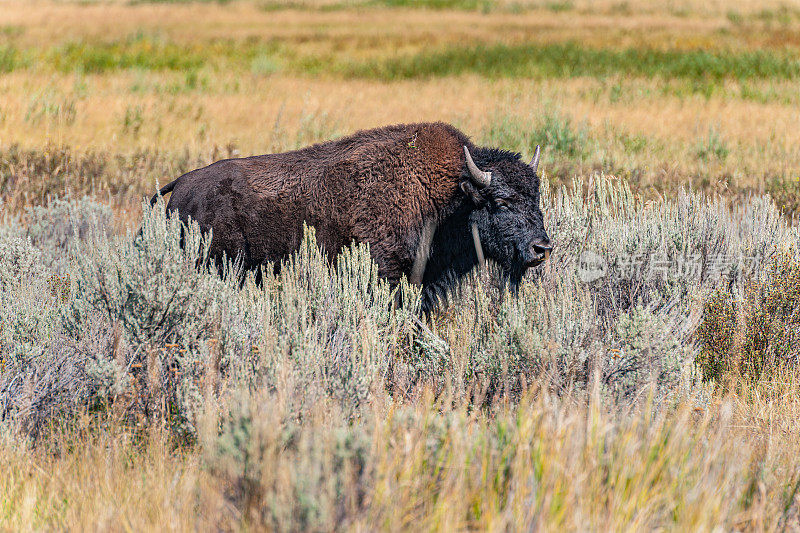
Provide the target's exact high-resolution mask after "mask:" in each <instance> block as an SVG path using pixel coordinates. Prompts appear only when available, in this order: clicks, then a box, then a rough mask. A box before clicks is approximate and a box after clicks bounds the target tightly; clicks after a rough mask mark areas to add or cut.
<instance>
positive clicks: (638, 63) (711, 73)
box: [339, 43, 800, 81]
mask: <svg viewBox="0 0 800 533" xmlns="http://www.w3.org/2000/svg"><path fill="white" fill-rule="evenodd" d="M339 69H340V70H341V71H342V72H343V73H344V74H345V75H347V76H351V77H361V78H377V79H381V80H387V81H390V80H396V79H410V78H425V77H442V76H456V75H460V74H468V73H472V74H479V75H482V76H486V77H489V78H501V77H509V78H521V77H532V78H544V77H548V78H552V77H557V78H568V77H578V76H591V77H604V76H612V75H627V76H640V77H656V76H662V77H665V78H686V79H692V80H723V79H728V78H733V79H739V80H746V79H764V78H778V79H794V78H797V77H798V76H800V60H798V59H797V57H796V56H792V55H790V54H788V53H780V52H772V51H767V50H757V51H748V52H726V51H718V52H711V51H707V50H690V51H683V50H667V51H663V50H646V49H633V48H629V49H623V50H617V49H609V48H588V47H584V46H581V45H579V44H576V43H564V44H544V45H537V44H530V43H528V44H521V45H505V44H497V45H491V46H486V45H478V46H473V47H453V46H450V47H447V48H442V49H439V50H425V51H422V52H419V53H417V54H413V55H406V56H399V57H394V58H390V59H386V60H379V61H368V62H365V63H360V64H359V63H357V64H345V65H340V66H339Z"/></svg>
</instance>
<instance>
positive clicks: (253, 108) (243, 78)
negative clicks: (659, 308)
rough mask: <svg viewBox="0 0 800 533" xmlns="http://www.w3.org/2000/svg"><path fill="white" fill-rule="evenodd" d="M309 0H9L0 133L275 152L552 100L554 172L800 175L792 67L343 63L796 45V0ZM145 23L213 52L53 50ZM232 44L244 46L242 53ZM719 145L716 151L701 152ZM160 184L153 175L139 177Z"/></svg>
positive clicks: (488, 119) (0, 38)
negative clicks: (500, 72)
mask: <svg viewBox="0 0 800 533" xmlns="http://www.w3.org/2000/svg"><path fill="white" fill-rule="evenodd" d="M315 6H316V7H319V6H318V4H316V3H313V5H311V6H310V7H313V9H288V10H286V9H276V7H277V4H276V5H271V4H270V6H269V9H265V8H264V4H263V3H258V2H233V3H230V4H222V5H221V4H217V3H213V2H212V3H188V4H171V3H144V4H136V5H128V4H126V3H114V2H112V3H97V4H89V5H82V4H80V5H79V4H74V3H49V2H37V3H36V4H33V7H31V5H30V4H29V3H20V2H7V3H4V5H3V15H2V20H0V27H2V28H9V30H8V31H6V32H4V33H1V34H0V47H2V46H3V43H4V42H5V43H7V45H8V46H11V47H13V48H14V49H15V50H17V51H18V52H17V53H19V54H22V55H21V56H20V57H27V59H25V61H27V62H28V63H26V64H27V67H25V68H22V69H16V70H14V71H13V72H10V73H7V74H3V75H2V77H0V91H1V92H2V94H3V95H4V98H3V101H2V102H0V146H8V145H10V144H16V143H19V144H21V145H22V146H24V147H29V148H39V147H42V146H45V145H48V144H54V145H55V146H67V147H70V148H71V149H72V150H74V151H76V152H78V153H81V152H84V151H86V150H89V149H92V150H97V151H107V152H109V153H112V154H127V153H130V152H131V151H133V150H135V149H158V150H159V151H162V152H176V151H182V150H186V149H188V150H189V152H190V153H192V154H193V156H194V157H195V158H200V159H202V158H204V154H209V153H211V152H212V151H213V149H214V146H217V147H225V146H228V145H232V146H234V147H236V148H237V149H238V150H239V153H241V154H252V153H263V152H267V151H272V150H280V149H286V148H290V147H294V146H296V145H298V144H299V141H309V142H310V141H314V140H318V139H321V138H328V137H331V136H335V135H342V134H346V133H349V132H352V131H355V130H357V129H361V128H368V127H374V126H376V125H383V124H389V123H397V122H411V121H420V120H445V121H450V122H453V123H455V124H456V125H458V126H460V127H462V128H463V129H464V130H465V131H466V132H467V133H468V134H470V135H472V136H473V137H475V138H477V139H478V140H482V139H484V138H485V137H486V136H487V131H488V130H490V129H491V128H492V127H493V126H495V125H496V124H497V123H498V122H501V121H502V120H503V119H504V117H511V118H515V119H517V120H518V121H519V122H520V123H522V124H524V123H525V121H528V122H529V123H530V124H531V129H532V130H533V129H534V128H535V126H536V123H537V121H538V120H541V117H542V116H543V114H544V111H545V110H555V112H557V113H558V114H559V115H560V116H563V117H565V118H569V119H571V120H572V124H573V125H574V126H575V127H577V128H580V129H582V130H583V132H584V133H585V139H586V141H587V143H586V144H587V147H586V149H585V150H582V152H583V154H584V157H582V158H580V159H577V160H576V158H572V159H571V160H570V161H568V162H567V161H564V160H563V158H559V156H558V154H552V153H545V159H544V162H543V164H544V169H545V171H546V172H547V173H549V174H551V175H555V176H556V177H559V178H564V179H567V180H569V179H570V178H571V177H572V176H573V175H575V174H582V173H585V172H587V171H592V170H596V169H603V170H605V171H607V172H611V173H615V174H620V175H623V176H628V177H630V178H631V180H632V183H633V184H634V185H635V186H637V187H639V188H641V189H645V190H646V189H648V188H656V189H658V190H660V191H664V190H670V189H671V190H674V189H675V188H677V187H678V186H681V185H684V184H687V183H690V184H693V185H694V186H697V187H703V188H706V189H708V190H713V191H717V192H725V191H726V190H728V189H730V190H731V192H732V193H733V194H739V193H741V192H742V191H756V192H763V191H765V190H771V188H774V185H775V183H780V182H787V181H788V182H791V181H792V180H794V179H796V178H797V177H798V175H800V169H798V165H797V161H798V158H799V155H800V154H798V148H797V147H798V146H800V137H799V136H798V135H799V134H798V129H797V128H795V127H793V125H794V124H795V123H797V122H798V120H800V115H798V111H797V109H798V107H797V106H798V103H799V102H800V100H799V99H798V96H797V91H796V87H797V81H796V80H795V79H788V80H781V79H761V80H759V79H749V80H747V81H741V82H740V81H736V80H733V79H729V80H721V81H720V80H717V81H704V80H702V79H694V80H686V79H685V80H680V79H666V80H665V79H660V78H635V77H633V78H632V77H626V76H624V75H618V76H614V75H611V76H601V77H578V78H570V77H567V78H562V79H547V78H544V79H540V78H536V79H527V78H516V77H513V76H512V77H511V78H500V79H486V78H485V77H480V76H478V75H474V74H470V73H469V70H467V72H466V73H465V74H462V75H459V76H455V77H453V76H447V77H444V78H434V79H426V78H422V79H410V80H405V81H394V82H391V83H387V82H383V81H372V80H368V79H349V78H348V77H346V76H345V77H343V76H342V75H341V73H337V71H336V69H335V68H334V67H332V66H331V65H332V64H333V62H335V61H338V62H342V61H345V62H348V61H351V62H352V61H356V62H359V61H367V60H378V59H380V58H393V57H398V56H408V55H409V54H411V55H412V56H413V54H419V53H427V51H429V50H439V49H446V47H448V46H465V43H466V45H469V46H472V45H474V44H482V45H492V44H493V43H503V44H507V45H516V44H524V43H540V44H547V43H578V44H579V45H580V46H583V47H588V49H594V48H598V49H604V50H606V49H607V50H617V49H639V48H642V47H644V48H655V49H664V50H673V51H681V50H687V51H691V50H697V49H704V50H718V51H719V53H720V54H727V53H734V54H735V53H739V52H737V51H748V50H750V51H767V52H770V51H774V52H775V53H784V51H785V50H786V49H787V48H786V47H788V49H789V50H796V49H797V47H798V40H797V35H798V28H800V17H798V16H797V12H796V11H795V10H794V7H793V6H791V5H786V6H785V9H784V10H783V11H781V10H780V9H779V6H777V4H775V5H773V3H772V2H768V1H763V2H757V3H741V5H738V4H737V5H735V6H733V5H730V4H726V5H725V6H724V7H723V5H722V4H721V3H720V4H706V3H701V2H672V3H668V4H666V5H663V4H662V3H656V2H652V3H650V2H637V3H625V5H624V6H622V7H620V6H621V4H620V5H618V4H615V3H613V2H611V3H594V2H593V3H591V4H586V5H584V4H582V3H581V2H574V3H570V4H569V5H568V6H567V7H568V9H567V8H565V9H555V8H552V6H550V5H549V4H541V3H530V4H522V6H521V9H522V11H521V12H513V13H512V12H509V11H508V10H507V9H499V8H498V9H491V10H490V11H489V12H488V13H481V12H476V11H469V10H467V11H463V10H450V11H447V10H445V11H438V10H437V11H433V12H432V11H427V10H415V9H393V10H387V9H381V8H378V7H375V6H373V7H359V8H346V7H342V6H339V7H338V8H337V9H334V10H331V9H317V8H316V7H315ZM548 6H550V7H548ZM500 7H502V6H500ZM773 11H774V13H777V14H776V15H774V16H772V15H768V14H769V13H773ZM765 13H767V14H765ZM781 13H783V15H781V17H779V16H778V15H780V14H781ZM187 20H190V21H191V23H189V24H187V23H186V21H187ZM136 35H140V36H141V35H144V36H145V37H146V38H150V37H148V36H151V37H152V38H153V39H155V41H154V43H156V44H155V45H154V46H159V45H158V44H157V43H159V42H162V41H163V42H166V43H167V45H169V46H171V44H169V43H173V44H174V45H175V46H178V47H179V48H176V53H178V54H180V53H182V52H181V50H185V51H186V52H187V53H189V52H190V53H191V54H195V56H196V57H197V58H198V60H201V61H204V62H205V66H201V67H200V68H199V69H192V70H191V71H190V72H182V71H174V70H166V71H164V70H147V69H144V70H143V69H135V68H134V69H129V70H125V69H122V70H120V69H118V68H113V69H112V70H109V71H106V72H103V73H100V74H81V73H80V72H70V71H67V72H63V71H61V70H59V69H55V70H54V69H53V68H52V66H51V62H52V61H53V59H52V58H54V57H61V56H63V51H62V52H53V53H50V52H47V50H50V49H51V48H52V47H59V46H64V45H65V43H89V44H90V45H92V46H94V45H93V44H92V43H95V44H97V43H119V42H125V40H126V39H129V38H131V36H136ZM215 43H216V44H215ZM226 43H227V44H226ZM142 46H150V45H148V44H147V41H146V42H145V44H144V45H142ZM180 47H184V48H180ZM198 47H199V48H198ZM442 47H445V48H442ZM237 49H241V50H240V53H241V57H239V56H236V57H234V56H231V54H235V53H239V52H235V51H236V50H237ZM144 50H147V49H146V48H145V49H144ZM156 52H157V50H155V51H154V52H153V53H156ZM86 53H89V52H86ZM145 53H147V52H145ZM770 53H772V52H770ZM25 54H28V55H25ZM48 54H49V55H48ZM315 58H316V59H315ZM320 58H321V59H320ZM78 60H80V55H79V56H78ZM380 60H382V59H380ZM49 65H50V66H49ZM326 65H327V66H326ZM69 68H72V67H69ZM336 68H338V67H336ZM308 69H311V70H308ZM330 69H334V70H330ZM306 70H308V71H307V72H306ZM360 72H362V73H363V72H365V71H364V70H363V68H361V71H360ZM367 72H368V71H367ZM301 130H302V131H301ZM310 130H316V131H310ZM710 132H711V135H712V136H715V137H714V138H715V139H716V140H718V141H719V142H720V143H721V146H720V147H719V148H720V149H721V150H720V151H718V152H714V151H713V150H712V152H709V151H708V150H707V149H706V147H704V143H705V142H707V140H708V138H709V134H710ZM511 148H516V147H513V146H512V147H511ZM709 153H712V154H713V153H719V154H722V156H721V157H716V156H715V157H708V156H707V155H703V154H709ZM526 155H529V154H526ZM172 177H173V176H164V177H163V181H168V180H169V179H171V178H172ZM154 186H155V183H153V182H152V181H151V182H148V183H141V184H139V189H140V190H142V189H143V190H146V191H149V190H153V188H154ZM789 203H791V200H789ZM135 204H136V202H133V203H132V205H135Z"/></svg>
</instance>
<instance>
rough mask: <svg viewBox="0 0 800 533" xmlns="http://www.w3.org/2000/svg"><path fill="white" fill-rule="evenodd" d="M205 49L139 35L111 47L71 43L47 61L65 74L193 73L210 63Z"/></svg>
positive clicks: (59, 48) (87, 43)
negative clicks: (120, 71)
mask: <svg viewBox="0 0 800 533" xmlns="http://www.w3.org/2000/svg"><path fill="white" fill-rule="evenodd" d="M202 48H203V47H200V46H194V47H193V46H183V45H179V44H176V43H173V42H169V41H165V40H163V39H160V38H158V37H154V36H148V35H143V34H137V35H135V36H133V37H130V38H128V39H124V40H121V41H115V42H111V43H89V42H85V41H78V42H69V43H66V44H63V45H61V46H57V47H55V48H53V49H51V50H50V51H49V53H47V60H48V62H49V63H51V64H52V65H53V67H55V68H56V69H57V70H60V71H62V72H72V71H80V72H91V73H103V72H107V71H112V70H120V69H132V68H138V69H142V70H191V69H196V68H200V67H202V66H203V65H204V64H205V63H206V59H207V55H206V54H204V53H203V50H202Z"/></svg>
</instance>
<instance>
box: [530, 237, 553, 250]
mask: <svg viewBox="0 0 800 533" xmlns="http://www.w3.org/2000/svg"><path fill="white" fill-rule="evenodd" d="M552 249H553V244H552V243H551V242H550V239H548V238H547V237H545V238H544V239H539V240H538V241H536V242H534V243H533V251H534V252H536V253H537V254H545V253H549V252H550V250H552Z"/></svg>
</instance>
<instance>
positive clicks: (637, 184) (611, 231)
mask: <svg viewBox="0 0 800 533" xmlns="http://www.w3.org/2000/svg"><path fill="white" fill-rule="evenodd" d="M0 95H2V96H0V200H2V207H0V209H2V211H1V212H0V214H1V215H2V217H0V218H2V220H1V221H0V420H1V422H0V479H2V481H0V502H1V503H0V529H13V530H19V529H22V530H25V529H30V530H40V529H72V530H77V529H81V530H84V529H90V530H91V529H95V530H123V529H125V530H127V529H133V530H150V529H152V530H163V529H172V530H198V529H199V530H220V529H221V530H239V529H251V530H320V531H321V530H326V531H328V530H333V529H340V530H356V531H365V530H369V531H371V530H445V531H451V530H476V529H478V530H492V531H501V530H509V529H521V528H537V529H544V530H563V529H567V530H587V529H588V530H620V529H623V530H653V529H667V530H679V531H684V530H715V529H722V530H753V531H779V530H780V531H785V530H797V529H798V528H800V521H799V520H800V470H798V466H797V459H796V458H797V457H798V452H800V450H798V443H797V439H796V435H797V433H798V430H799V429H800V428H798V423H797V416H796V411H797V408H798V401H800V390H798V383H800V381H799V380H798V377H799V376H798V369H797V363H798V357H800V353H799V352H798V349H797V346H798V345H800V344H799V343H800V334H799V333H798V332H799V331H800V313H799V312H797V311H796V310H797V309H798V308H800V306H798V303H799V299H800V259H798V257H800V255H799V254H800V252H798V250H799V249H800V236H799V235H800V233H798V229H797V227H796V226H795V225H794V224H793V222H792V220H793V218H792V216H793V215H794V214H795V212H796V210H797V209H798V208H800V128H798V127H797V124H798V123H800V4H797V3H796V2H788V1H772V0H755V1H744V0H736V1H727V2H723V1H716V2H699V1H697V0H674V1H669V2H664V1H659V2H656V1H651V0H637V1H628V2H617V1H613V0H600V1H589V0H567V1H563V2H562V1H529V0H517V1H512V0H499V1H488V0H363V1H362V0H350V1H339V0H296V1H292V2H280V1H277V2H276V1H269V0H253V1H245V0H241V1H236V0H232V1H220V2H216V1H214V2H201V1H194V2H193V1H165V2H145V1H138V0H137V1H108V2H106V1H98V2H94V1H82V2H56V1H49V0H36V1H34V2H21V1H15V0H11V1H6V2H2V3H0ZM421 120H444V121H448V122H451V123H453V124H455V125H457V126H458V127H459V128H461V129H462V130H463V131H464V132H466V133H467V134H469V135H470V136H472V137H473V138H474V139H475V140H476V141H478V142H480V143H485V144H489V145H494V146H500V147H503V148H507V149H513V150H517V151H520V152H521V153H523V155H525V156H527V157H529V156H530V155H532V153H533V148H534V147H535V146H536V145H537V144H541V145H543V147H544V153H543V160H542V165H541V168H542V169H543V171H544V175H545V178H546V179H545V182H546V183H545V185H544V186H543V187H544V188H543V194H544V197H543V202H544V204H543V211H544V213H545V217H546V224H547V227H548V231H549V232H550V233H551V235H552V237H553V239H554V241H555V244H556V248H555V250H554V252H553V255H552V257H551V260H550V262H549V263H548V264H547V265H546V266H545V267H544V268H542V269H541V270H540V271H537V272H535V273H534V274H532V275H531V276H530V278H529V279H527V280H526V281H525V283H524V284H523V287H522V289H521V293H520V295H518V296H517V297H512V296H511V295H507V294H506V295H504V294H501V293H500V292H499V289H498V287H496V285H495V284H494V283H493V281H492V276H491V273H490V272H481V273H478V274H476V275H475V276H473V277H471V278H470V279H468V280H466V281H465V284H464V286H463V287H462V288H461V289H460V290H459V291H456V293H454V294H453V295H452V298H451V301H450V303H449V304H448V305H446V306H444V307H443V309H441V310H440V311H439V312H437V313H435V314H434V315H433V316H431V317H430V318H429V319H427V323H426V328H424V329H419V328H416V327H414V326H412V325H411V317H412V316H414V315H415V313H416V310H415V307H414V306H415V305H416V304H415V302H416V300H415V298H416V293H415V292H414V289H413V288H411V287H404V288H403V289H402V290H404V291H407V292H406V298H404V299H403V301H404V302H405V303H404V305H403V306H400V308H395V309H393V310H392V312H391V313H387V312H386V309H387V308H389V304H390V303H391V302H392V301H394V297H393V295H392V294H391V292H390V290H389V288H388V287H386V286H385V285H383V284H382V283H380V282H379V281H378V280H377V279H376V277H375V271H374V268H375V267H374V265H373V264H372V263H371V262H370V260H369V257H368V254H367V252H366V250H364V249H354V250H351V251H349V252H348V254H349V255H346V257H345V259H343V260H341V261H340V263H339V266H338V267H336V268H331V267H329V266H328V265H326V264H325V263H324V261H323V260H322V259H321V257H320V256H319V254H318V252H317V251H316V250H315V248H314V246H313V240H310V239H309V240H308V241H307V242H306V245H305V246H304V248H303V250H302V251H301V253H300V255H299V256H298V260H297V261H296V262H295V263H293V266H292V267H291V268H287V269H285V270H284V272H283V273H282V274H281V275H280V276H278V277H276V278H269V279H268V280H267V282H265V286H264V287H263V288H258V287H256V286H254V285H253V284H252V283H250V282H247V283H245V284H244V286H243V287H241V288H240V287H239V286H238V285H237V284H236V283H232V282H231V281H230V280H220V279H219V278H218V277H217V276H215V275H211V274H209V273H207V272H202V271H200V272H198V271H196V270H195V269H194V265H195V264H196V260H197V257H196V256H195V255H192V254H195V253H198V252H196V251H194V248H193V250H191V251H186V250H182V249H181V248H180V247H179V246H178V242H179V237H178V235H179V229H178V228H177V227H176V226H174V225H170V223H169V222H168V221H166V220H165V219H164V217H163V214H162V212H163V206H158V208H157V209H156V210H155V211H149V210H147V209H144V208H143V207H142V204H141V198H142V197H143V196H149V195H151V194H152V193H153V191H154V190H155V189H156V187H157V185H158V184H161V185H163V184H165V183H166V182H168V181H171V180H172V179H173V178H174V177H176V176H177V175H179V174H181V173H182V172H185V171H186V170H189V169H192V168H196V167H198V166H201V165H204V164H207V163H210V162H211V161H214V160H217V159H220V158H223V157H230V156H237V155H249V154H254V153H267V152H273V151H280V150H288V149H293V148H296V147H299V146H304V145H307V144H309V143H312V142H316V141H319V140H323V139H329V138H333V137H337V136H341V135H345V134H347V133H350V132H353V131H355V130H357V129H361V128H368V127H374V126H378V125H385V124H390V123H397V122H411V121H421ZM573 182H574V183H573ZM562 186H565V188H561V187H562ZM687 189H691V191H693V192H690V193H686V192H684V191H685V190H687ZM767 194H768V195H770V196H769V197H767V196H766V195H767ZM84 195H88V196H86V197H84ZM63 197H66V199H65V200H56V198H63ZM158 209H161V210H162V211H159V210H158ZM54 221H57V222H58V223H54ZM140 225H141V226H142V227H143V238H142V240H141V241H136V240H135V239H134V235H133V234H130V233H128V232H130V231H133V230H134V229H138V228H139V227H140ZM193 238H196V239H198V241H197V242H198V243H199V236H197V235H195V236H194V237H193ZM190 248H192V247H190ZM197 248H199V246H198V247H197ZM585 252H591V253H593V254H599V256H600V257H603V258H605V261H606V268H607V271H606V275H605V276H604V277H602V278H600V279H599V280H594V281H589V282H587V281H586V279H584V278H582V277H581V270H580V269H581V263H580V261H581V260H582V258H583V257H584V256H583V254H584V253H585ZM626 258H628V259H630V258H637V260H638V261H640V262H642V263H641V264H640V265H639V266H640V267H641V268H639V269H633V270H631V268H630V265H629V264H628V265H627V266H626ZM687 260H691V261H694V262H695V263H696V265H697V266H698V269H697V271H696V272H695V271H694V270H692V269H689V270H686V268H685V267H686V264H687ZM629 262H630V261H629ZM692 264H694V263H692ZM653 272H665V274H664V275H663V276H660V275H654V274H653Z"/></svg>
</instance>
